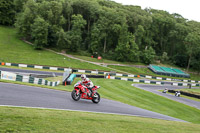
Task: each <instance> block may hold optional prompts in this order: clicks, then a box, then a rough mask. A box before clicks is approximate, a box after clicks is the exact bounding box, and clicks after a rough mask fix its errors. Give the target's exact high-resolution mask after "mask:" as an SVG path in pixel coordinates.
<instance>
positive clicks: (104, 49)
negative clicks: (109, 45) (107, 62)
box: [103, 37, 106, 53]
mask: <svg viewBox="0 0 200 133" xmlns="http://www.w3.org/2000/svg"><path fill="white" fill-rule="evenodd" d="M103 52H104V53H106V37H105V40H104V48H103Z"/></svg>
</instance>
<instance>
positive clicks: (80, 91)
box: [71, 81, 100, 103]
mask: <svg viewBox="0 0 200 133" xmlns="http://www.w3.org/2000/svg"><path fill="white" fill-rule="evenodd" d="M99 88H100V86H93V87H92V93H91V91H90V90H89V89H88V88H87V87H86V86H85V85H84V84H83V83H81V81H78V82H77V83H76V84H75V85H74V90H73V91H72V92H71V96H72V99H74V100H75V101H78V100H79V99H80V98H82V99H88V100H92V102H93V103H99V101H100V95H99V93H98V92H97V89H99Z"/></svg>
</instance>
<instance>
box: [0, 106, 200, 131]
mask: <svg viewBox="0 0 200 133" xmlns="http://www.w3.org/2000/svg"><path fill="white" fill-rule="evenodd" d="M0 123H1V124H0V132H37V133H38V132H48V133H55V132H59V133H62V132H63V133H64V132H65V133H66V132H70V133H75V132H76V133H77V132H89V133H92V132H96V133H129V132H130V133H134V132H144V133H155V132H156V133H159V132H180V133H186V132H192V133H197V132H199V130H200V126H199V124H191V123H183V122H173V121H165V120H157V119H150V118H139V117H133V116H119V115H108V114H95V113H83V112H72V111H58V110H49V109H47V110H44V109H25V108H16V107H0Z"/></svg>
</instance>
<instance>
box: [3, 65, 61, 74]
mask: <svg viewBox="0 0 200 133" xmlns="http://www.w3.org/2000/svg"><path fill="white" fill-rule="evenodd" d="M0 70H1V71H8V72H13V73H19V74H38V75H53V74H55V75H56V76H63V73H62V72H47V71H45V70H44V69H42V70H43V71H34V70H25V69H15V68H5V67H0Z"/></svg>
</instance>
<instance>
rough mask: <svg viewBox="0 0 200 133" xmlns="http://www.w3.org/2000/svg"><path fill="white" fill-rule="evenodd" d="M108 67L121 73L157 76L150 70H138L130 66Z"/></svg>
mask: <svg viewBox="0 0 200 133" xmlns="http://www.w3.org/2000/svg"><path fill="white" fill-rule="evenodd" d="M108 67H111V68H114V69H118V70H121V71H126V72H129V73H132V74H143V75H155V74H154V73H153V72H151V71H150V70H149V69H148V68H136V67H129V66H114V65H109V66H108Z"/></svg>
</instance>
